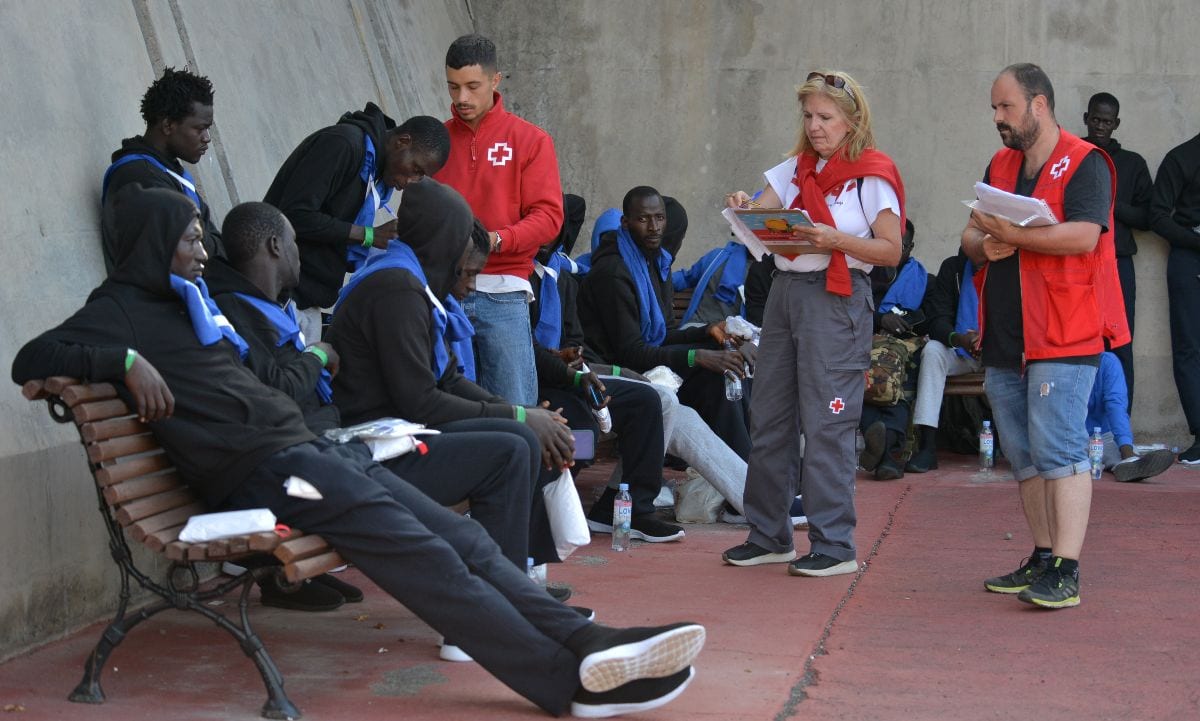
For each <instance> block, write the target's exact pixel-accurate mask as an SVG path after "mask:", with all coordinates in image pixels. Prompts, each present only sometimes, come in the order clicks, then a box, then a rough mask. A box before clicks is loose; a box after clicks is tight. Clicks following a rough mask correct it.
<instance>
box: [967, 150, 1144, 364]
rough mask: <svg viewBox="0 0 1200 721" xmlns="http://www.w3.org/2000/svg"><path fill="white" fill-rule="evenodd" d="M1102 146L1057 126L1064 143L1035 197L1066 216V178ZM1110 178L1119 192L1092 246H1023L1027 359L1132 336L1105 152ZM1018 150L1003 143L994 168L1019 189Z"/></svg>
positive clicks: (1001, 182)
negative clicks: (1072, 249) (1052, 249)
mask: <svg viewBox="0 0 1200 721" xmlns="http://www.w3.org/2000/svg"><path fill="white" fill-rule="evenodd" d="M1095 149H1096V146H1094V145H1092V144H1091V143H1088V142H1087V141H1085V140H1082V139H1080V138H1078V137H1076V136H1074V135H1072V134H1071V133H1068V132H1067V131H1066V130H1062V129H1060V130H1059V139H1058V144H1057V145H1055V146H1054V151H1053V152H1052V153H1050V160H1048V161H1046V162H1047V164H1048V165H1049V166H1050V167H1048V168H1046V169H1045V170H1044V171H1043V172H1042V174H1041V176H1040V177H1039V178H1038V182H1037V185H1036V186H1035V187H1034V189H1033V193H1032V196H1033V197H1035V198H1041V199H1042V200H1045V201H1046V204H1047V205H1049V206H1050V209H1051V210H1053V211H1054V216H1055V217H1056V218H1063V217H1064V211H1063V198H1064V196H1065V195H1066V188H1067V184H1068V183H1070V182H1071V178H1072V176H1074V175H1075V171H1076V170H1078V169H1079V166H1080V165H1081V164H1082V163H1083V159H1084V158H1085V157H1086V156H1087V154H1088V153H1090V152H1091V151H1093V150H1095ZM1102 155H1103V157H1104V161H1105V162H1106V163H1107V164H1108V171H1109V174H1110V175H1111V177H1112V188H1113V197H1112V198H1110V199H1109V210H1108V228H1107V230H1104V231H1103V232H1102V233H1101V234H1100V239H1099V240H1098V241H1097V243H1096V247H1095V248H1094V249H1093V250H1092V251H1091V252H1090V253H1081V254H1078V255H1047V254H1044V253H1037V252H1034V251H1032V250H1022V251H1021V255H1020V258H1019V263H1020V269H1021V270H1020V275H1021V320H1022V323H1023V325H1024V329H1025V330H1024V332H1025V360H1026V361H1033V360H1047V359H1052V358H1068V357H1071V356H1083V355H1097V354H1099V353H1102V352H1104V341H1105V340H1108V341H1109V343H1110V344H1111V346H1112V347H1114V348H1115V347H1118V346H1122V345H1125V344H1126V343H1128V342H1129V340H1130V335H1129V326H1128V323H1127V322H1126V317H1125V301H1124V299H1123V297H1122V295H1121V288H1120V284H1119V281H1118V279H1117V256H1116V246H1115V245H1114V242H1113V219H1112V203H1113V198H1115V197H1116V186H1117V175H1116V170H1115V169H1114V168H1113V164H1112V160H1110V159H1109V157H1108V156H1107V155H1104V154H1103V153H1102ZM1024 158H1025V156H1024V154H1023V153H1022V152H1021V151H1019V150H1012V149H1010V148H1002V149H1001V150H999V151H998V152H997V153H996V155H994V156H993V157H992V162H991V165H990V166H989V170H988V179H989V180H990V181H991V184H992V185H993V186H995V187H997V188H999V189H1001V190H1007V191H1008V192H1013V191H1014V190H1015V189H1016V187H1017V177H1018V173H1020V172H1021V164H1022V163H1023V162H1024ZM986 282H987V266H984V269H983V272H982V273H979V274H977V275H976V280H975V283H976V287H977V288H978V290H979V298H980V303H979V328H980V333H981V334H982V333H983V332H984V328H983V318H984V308H983V303H984V301H983V298H984V297H985V296H984V293H983V286H984V284H985V283H986Z"/></svg>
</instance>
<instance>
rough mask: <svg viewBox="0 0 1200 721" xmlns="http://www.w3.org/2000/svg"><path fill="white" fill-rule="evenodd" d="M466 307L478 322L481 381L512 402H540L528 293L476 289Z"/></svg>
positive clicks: (477, 366) (477, 365)
mask: <svg viewBox="0 0 1200 721" xmlns="http://www.w3.org/2000/svg"><path fill="white" fill-rule="evenodd" d="M463 310H464V311H465V312H466V314H467V317H468V318H470V319H471V324H472V325H474V326H475V349H476V354H475V372H476V374H477V375H478V377H479V385H481V386H483V387H484V388H486V389H487V390H488V391H489V392H491V393H495V394H496V395H498V396H500V397H501V398H504V399H505V400H506V401H509V402H510V403H515V404H517V405H521V406H536V405H537V402H538V397H537V368H536V367H535V366H534V360H533V334H532V333H531V332H530V330H529V303H528V301H527V300H526V296H525V293H524V292H521V291H517V292H514V293H494V294H493V293H472V294H471V295H469V296H467V299H466V300H465V301H463Z"/></svg>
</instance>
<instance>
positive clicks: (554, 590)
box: [546, 586, 571, 603]
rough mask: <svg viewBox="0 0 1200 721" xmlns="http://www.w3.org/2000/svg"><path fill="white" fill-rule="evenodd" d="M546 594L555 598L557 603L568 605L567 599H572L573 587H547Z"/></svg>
mask: <svg viewBox="0 0 1200 721" xmlns="http://www.w3.org/2000/svg"><path fill="white" fill-rule="evenodd" d="M546 593H548V594H550V595H551V596H553V597H554V600H555V601H558V602H559V603H566V602H567V599H568V598H570V597H571V587H570V586H546Z"/></svg>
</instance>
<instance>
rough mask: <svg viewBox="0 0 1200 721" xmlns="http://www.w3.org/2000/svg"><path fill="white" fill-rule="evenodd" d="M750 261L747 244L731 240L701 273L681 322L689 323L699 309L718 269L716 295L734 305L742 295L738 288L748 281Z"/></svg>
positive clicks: (743, 305) (744, 313) (720, 299)
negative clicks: (747, 269)
mask: <svg viewBox="0 0 1200 721" xmlns="http://www.w3.org/2000/svg"><path fill="white" fill-rule="evenodd" d="M749 261H750V253H749V252H748V251H747V250H746V246H744V245H742V244H741V243H738V242H736V241H730V243H729V244H728V245H726V246H725V247H724V248H722V249H721V250H720V251H718V252H717V253H716V255H715V256H714V257H713V259H712V262H711V263H709V264H708V267H707V268H705V269H704V272H703V273H702V274H701V275H700V282H699V283H697V284H696V288H695V290H694V291H693V292H692V302H690V303H688V307H687V310H686V311H684V313H683V319H682V320H680V321H679V324H680V325H683V324H685V323H687V322H688V321H689V320H691V318H692V316H693V315H695V314H696V311H697V310H699V308H700V302H701V301H702V300H704V294H705V293H707V292H708V284H709V283H710V282H711V281H712V277H713V275H715V274H716V272H717V270H718V269H720V270H721V280H719V281H718V282H717V292H716V293H715V294H714V297H715V298H716V299H717V300H719V301H721V302H722V303H724V304H725V305H733V302H734V301H735V300H738V298H739V297H740V296H739V294H738V288H739V287H741V286H742V285H743V284H744V283H745V282H746V266H747V264H748V263H749ZM722 264H724V265H722ZM677 272H678V271H677ZM741 315H742V317H745V315H746V306H745V304H742V313H741Z"/></svg>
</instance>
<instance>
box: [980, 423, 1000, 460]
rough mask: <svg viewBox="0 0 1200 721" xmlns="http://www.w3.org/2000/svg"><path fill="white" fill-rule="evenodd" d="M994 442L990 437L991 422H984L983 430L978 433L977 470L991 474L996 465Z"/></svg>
mask: <svg viewBox="0 0 1200 721" xmlns="http://www.w3.org/2000/svg"><path fill="white" fill-rule="evenodd" d="M995 449H996V441H995V438H993V437H992V422H991V421H984V422H983V430H981V431H979V470H980V471H982V472H983V473H991V472H992V466H993V465H995V463H996V457H995Z"/></svg>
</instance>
